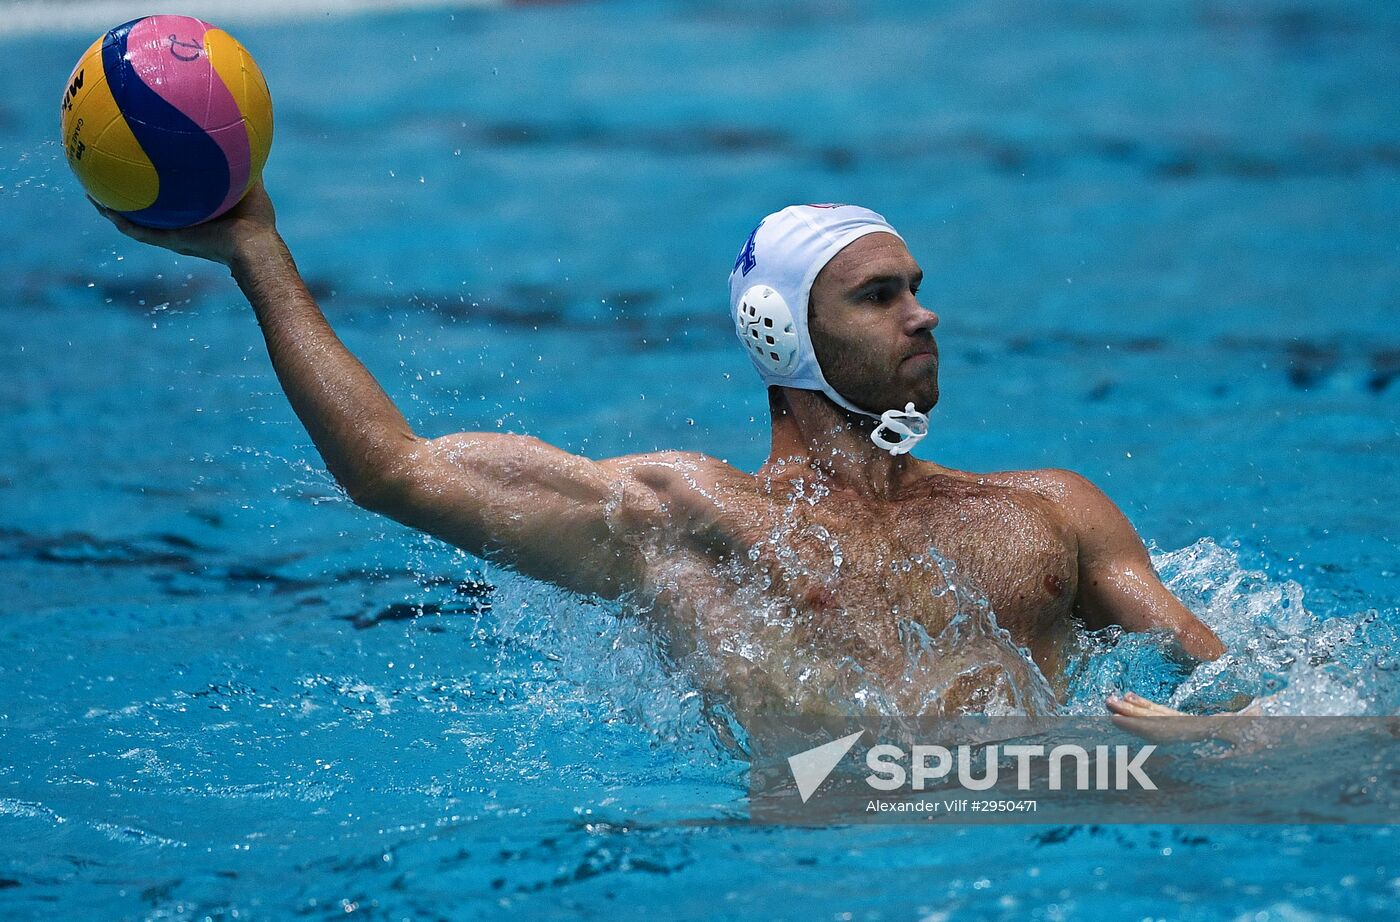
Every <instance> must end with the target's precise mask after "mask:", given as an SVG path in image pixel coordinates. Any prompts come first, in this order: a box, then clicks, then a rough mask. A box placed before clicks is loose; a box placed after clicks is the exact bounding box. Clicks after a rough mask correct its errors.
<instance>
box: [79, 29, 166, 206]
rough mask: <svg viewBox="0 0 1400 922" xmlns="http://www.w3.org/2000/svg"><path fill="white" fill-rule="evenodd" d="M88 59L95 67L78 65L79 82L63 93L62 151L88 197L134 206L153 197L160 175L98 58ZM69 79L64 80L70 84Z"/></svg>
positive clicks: (157, 192) (107, 202)
mask: <svg viewBox="0 0 1400 922" xmlns="http://www.w3.org/2000/svg"><path fill="white" fill-rule="evenodd" d="M87 60H88V59H87V58H86V57H85V58H84V61H87ZM94 63H95V69H94V65H93V64H80V65H79V69H80V70H81V71H82V74H83V79H82V86H81V87H80V88H79V89H78V90H77V91H76V92H75V93H71V95H68V96H65V99H66V100H67V102H66V104H67V105H68V108H67V109H66V110H65V111H64V113H63V127H64V134H63V147H64V153H65V154H66V155H67V157H68V165H69V166H71V167H72V168H73V172H74V173H75V174H76V175H77V177H78V181H79V182H81V183H82V184H83V188H85V189H87V190H88V192H89V194H91V195H92V197H93V198H95V199H97V200H98V201H99V202H101V203H102V204H103V205H106V206H107V207H108V208H115V209H117V210H118V211H138V210H140V209H142V208H146V207H148V206H149V205H151V204H152V203H153V202H155V200H156V196H157V195H158V194H159V192H160V177H159V175H158V174H157V173H156V169H155V167H154V166H153V165H152V164H151V161H150V158H149V157H147V156H146V153H145V151H143V150H142V149H141V145H140V144H138V143H137V141H136V137H135V136H134V135H133V134H132V133H131V128H130V127H128V126H127V123H126V119H125V118H123V117H122V114H121V111H120V110H119V109H118V108H117V102H116V100H115V99H113V98H112V92H111V89H110V88H109V87H108V86H107V81H106V79H105V78H104V77H103V75H102V71H101V63H102V62H101V59H100V58H98V59H97V60H96V61H95V62H94ZM76 74H77V71H75V75H76ZM73 85H74V84H73V82H72V81H70V83H69V86H70V88H71V87H72V86H73Z"/></svg>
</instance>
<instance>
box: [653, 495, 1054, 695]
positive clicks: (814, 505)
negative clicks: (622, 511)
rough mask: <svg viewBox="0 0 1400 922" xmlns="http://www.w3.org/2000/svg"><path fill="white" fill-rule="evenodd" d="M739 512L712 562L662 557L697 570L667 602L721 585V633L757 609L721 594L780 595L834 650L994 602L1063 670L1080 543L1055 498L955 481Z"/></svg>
mask: <svg viewBox="0 0 1400 922" xmlns="http://www.w3.org/2000/svg"><path fill="white" fill-rule="evenodd" d="M730 512H731V513H732V514H730V515H726V516H724V517H723V519H722V521H723V525H724V532H725V534H724V538H723V540H721V541H719V542H713V543H712V545H711V546H709V547H706V548H699V549H698V550H699V551H700V553H699V555H698V556H700V557H703V558H705V560H704V561H703V562H702V561H701V560H696V559H694V558H695V557H696V556H697V555H696V553H695V551H696V550H697V549H692V550H691V552H690V553H681V554H679V555H675V556H672V557H670V558H668V559H667V560H666V561H664V562H663V563H662V564H661V568H662V569H665V570H667V572H669V573H671V574H673V575H674V574H678V573H681V572H685V571H687V569H689V571H690V572H691V578H690V579H689V580H685V579H680V580H676V579H672V580H670V582H669V585H670V587H671V588H672V589H674V590H676V592H675V593H674V594H673V598H671V599H669V600H667V601H668V602H670V603H672V604H676V603H679V604H681V605H682V606H686V603H692V604H693V603H699V602H701V600H702V598H703V597H705V596H709V597H710V602H711V605H710V609H711V611H710V612H709V613H708V614H709V615H710V616H711V617H706V613H705V612H696V614H697V615H700V621H701V623H703V622H705V621H709V622H710V623H711V624H712V625H713V627H714V628H715V629H716V630H717V631H720V632H724V631H726V630H728V629H730V628H731V627H733V626H734V624H733V620H734V619H742V618H744V617H745V616H746V615H745V612H744V611H742V610H735V608H736V606H733V605H730V606H726V605H725V604H723V601H722V600H731V601H732V600H736V599H741V598H742V599H743V600H744V601H743V602H741V603H740V604H739V605H738V606H737V608H739V609H742V608H745V607H748V608H752V607H754V606H755V605H757V604H769V605H774V604H776V605H777V606H779V607H780V608H783V609H785V610H786V611H787V612H789V613H790V616H791V618H792V619H793V620H794V623H795V624H796V625H797V627H798V628H799V629H802V628H804V627H805V628H806V629H807V630H808V632H809V633H810V634H811V635H813V636H811V637H808V638H807V639H808V640H809V641H813V640H815V641H816V642H817V643H818V644H819V645H826V644H822V643H821V642H822V641H823V640H827V641H829V645H830V647H831V650H830V652H831V653H832V654H839V653H841V652H845V653H848V654H852V655H856V656H860V655H861V654H862V652H864V653H865V654H866V655H867V656H869V657H871V658H872V659H873V658H878V657H879V656H880V655H882V654H883V652H884V651H889V650H891V647H892V645H893V644H894V643H895V642H896V640H897V639H898V638H899V637H900V636H902V634H901V630H902V629H901V624H902V623H904V624H907V623H910V622H912V623H915V624H918V625H920V626H921V627H922V628H923V629H924V631H925V632H927V634H928V635H929V636H933V637H937V636H940V635H941V634H943V633H944V632H945V630H947V629H948V627H949V625H950V624H951V623H953V621H954V619H955V618H956V617H957V616H958V614H959V611H960V610H965V609H967V608H968V607H969V605H983V604H985V607H986V608H987V609H990V611H991V612H992V613H994V615H995V620H996V624H997V625H998V626H999V627H1001V628H1004V629H1005V630H1006V631H1008V632H1009V633H1010V635H1011V640H1012V641H1013V642H1014V643H1015V644H1016V645H1017V646H1023V647H1027V648H1029V649H1030V651H1031V653H1032V656H1033V658H1034V659H1035V660H1036V662H1037V664H1038V665H1039V666H1040V667H1041V669H1042V671H1044V672H1046V674H1053V673H1055V672H1057V671H1058V666H1059V663H1058V649H1059V646H1060V644H1061V642H1062V640H1063V637H1064V636H1065V635H1066V634H1067V632H1068V630H1069V623H1070V622H1069V613H1070V611H1071V608H1072V606H1073V600H1074V596H1075V593H1076V591H1077V572H1078V566H1077V556H1078V553H1077V546H1076V543H1075V540H1074V537H1073V534H1072V533H1071V532H1070V531H1069V530H1068V528H1067V527H1066V526H1065V525H1064V524H1063V523H1062V522H1061V521H1060V520H1059V517H1058V516H1057V515H1056V514H1055V510H1054V509H1053V507H1052V506H1051V505H1050V503H1049V502H1048V501H1047V500H1044V499H1042V498H1040V497H1038V496H1036V495H1034V494H1031V493H1029V492H1027V491H1019V490H1014V489H1009V488H1006V487H1000V486H991V485H981V484H961V483H959V484H946V483H945V484H940V485H939V487H938V489H936V490H934V489H930V490H929V491H928V492H927V493H926V494H924V495H915V496H912V497H905V498H901V499H900V501H898V502H890V503H872V502H870V501H869V500H868V499H865V498H863V497H857V496H847V495H842V494H829V495H824V496H820V497H806V498H803V497H799V498H798V499H796V500H795V501H787V502H775V503H768V504H764V503H761V502H753V503H750V504H748V505H747V506H744V505H743V504H738V505H736V507H735V508H734V509H732V510H730ZM697 564H698V565H700V566H693V565H697ZM706 566H710V567H714V569H712V570H711V571H710V573H711V577H708V578H707V577H706V576H704V575H702V574H701V570H702V569H703V567H706ZM715 574H718V575H717V576H715ZM754 586H757V587H759V590H760V593H759V594H760V595H761V597H762V598H761V599H755V598H754V589H753V588H752V587H754ZM740 587H745V588H744V589H743V591H740ZM685 595H689V596H691V597H690V598H682V597H681V596H685ZM716 603H718V604H716ZM686 607H688V606H686ZM716 613H718V614H719V617H718V618H715V617H713V616H714V615H715V614H716ZM725 622H728V623H725Z"/></svg>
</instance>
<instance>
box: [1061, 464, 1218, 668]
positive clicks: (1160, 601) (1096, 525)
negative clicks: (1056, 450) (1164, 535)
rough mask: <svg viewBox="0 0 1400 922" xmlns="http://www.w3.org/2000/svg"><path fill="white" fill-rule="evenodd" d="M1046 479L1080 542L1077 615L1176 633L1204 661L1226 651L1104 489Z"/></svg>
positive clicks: (1065, 477)
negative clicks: (1165, 578)
mask: <svg viewBox="0 0 1400 922" xmlns="http://www.w3.org/2000/svg"><path fill="white" fill-rule="evenodd" d="M1041 482H1042V484H1043V487H1044V489H1046V490H1047V491H1048V492H1049V493H1050V494H1051V495H1052V496H1053V497H1054V498H1055V499H1056V500H1057V501H1058V503H1059V505H1060V506H1061V508H1062V509H1063V510H1064V511H1065V514H1066V515H1067V517H1068V519H1069V521H1070V523H1071V524H1072V526H1073V527H1074V530H1075V534H1076V536H1077V538H1078V541H1079V594H1078V596H1077V597H1076V599H1075V614H1077V615H1078V616H1079V617H1081V618H1082V619H1083V620H1084V623H1085V625H1086V626H1088V627H1090V628H1100V627H1104V626H1106V625H1109V624H1118V625H1122V627H1123V628H1124V629H1126V630H1129V631H1151V630H1166V631H1170V632H1171V634H1172V636H1173V638H1174V639H1175V640H1176V643H1177V645H1178V646H1179V647H1180V648H1181V650H1182V651H1183V652H1185V653H1186V654H1188V655H1189V656H1191V657H1193V658H1194V659H1198V660H1213V659H1216V658H1217V657H1219V656H1220V655H1221V654H1222V653H1224V652H1225V645H1224V644H1222V643H1221V642H1220V638H1219V637H1217V636H1215V632H1213V631H1212V630H1211V629H1210V628H1208V627H1206V625H1205V624H1204V623H1202V622H1201V620H1200V619H1199V618H1197V617H1196V616H1195V615H1193V614H1191V611H1190V610H1189V609H1188V608H1187V607H1186V606H1185V605H1182V604H1181V602H1180V600H1178V599H1177V597H1176V596H1174V595H1172V593H1171V590H1169V589H1168V588H1167V587H1166V586H1164V585H1162V581H1161V579H1160V578H1159V577H1158V576H1157V571H1156V570H1154V569H1153V567H1152V559H1151V558H1150V557H1149V556H1148V553H1147V548H1146V547H1144V546H1143V543H1142V539H1141V538H1140V537H1138V534H1137V532H1136V531H1135V530H1134V529H1133V526H1132V524H1131V523H1130V522H1129V521H1128V520H1127V518H1126V517H1125V516H1124V515H1123V513H1122V512H1120V511H1119V510H1118V507H1117V506H1115V505H1114V504H1113V501H1112V500H1110V499H1109V498H1108V497H1107V496H1105V495H1104V494H1103V492H1102V491H1100V490H1099V489H1098V487H1096V486H1094V485H1093V484H1092V483H1090V482H1089V481H1088V480H1086V479H1085V478H1083V477H1081V476H1080V475H1078V474H1075V473H1073V472H1071V471H1048V472H1044V478H1043V480H1042V481H1041Z"/></svg>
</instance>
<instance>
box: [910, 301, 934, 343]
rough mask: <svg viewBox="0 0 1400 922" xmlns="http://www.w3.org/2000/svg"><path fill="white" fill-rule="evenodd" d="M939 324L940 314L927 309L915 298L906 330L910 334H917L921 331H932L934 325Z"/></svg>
mask: <svg viewBox="0 0 1400 922" xmlns="http://www.w3.org/2000/svg"><path fill="white" fill-rule="evenodd" d="M936 326H938V315H937V314H935V313H934V312H933V311H931V310H929V309H927V308H926V307H924V306H923V305H922V304H920V303H919V302H918V300H914V305H913V310H911V311H910V313H909V319H908V321H907V322H906V324H905V327H904V330H905V332H906V333H908V334H909V335H910V336H917V335H919V334H920V333H932V332H933V329H934V327H936Z"/></svg>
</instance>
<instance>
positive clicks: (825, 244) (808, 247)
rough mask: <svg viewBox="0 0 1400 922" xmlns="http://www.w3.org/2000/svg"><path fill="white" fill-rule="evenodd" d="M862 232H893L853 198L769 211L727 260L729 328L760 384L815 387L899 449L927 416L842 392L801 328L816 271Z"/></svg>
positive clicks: (924, 430) (885, 444)
mask: <svg viewBox="0 0 1400 922" xmlns="http://www.w3.org/2000/svg"><path fill="white" fill-rule="evenodd" d="M866 234H893V235H894V236H896V237H899V233H898V231H896V230H895V229H894V228H893V227H891V226H890V225H889V222H888V221H886V220H885V219H884V218H883V217H881V216H880V215H878V214H876V213H875V212H873V211H871V210H870V209H868V208H861V207H860V206H859V205H789V206H788V207H786V208H784V209H783V210H782V211H776V212H774V213H773V214H770V215H769V216H768V217H766V218H764V219H763V220H762V221H760V222H759V224H758V227H756V228H754V230H753V233H751V234H749V239H748V240H747V241H746V242H745V243H744V247H743V249H741V250H740V251H739V258H738V259H736V260H735V261H734V271H732V272H731V273H730V274H729V310H730V314H731V315H732V316H733V318H734V332H735V333H736V334H737V335H738V337H739V341H740V342H741V343H743V344H744V349H745V351H747V352H748V354H749V358H750V359H751V360H752V361H753V364H754V367H755V368H757V369H758V373H759V375H760V376H762V378H763V382H764V383H765V384H777V385H781V386H782V387H793V388H797V389H799V390H805V391H821V392H822V393H823V394H825V395H826V396H828V397H830V398H831V400H832V401H833V402H834V403H835V404H836V405H837V406H839V407H844V408H845V409H847V410H850V411H851V412H852V413H859V414H861V415H863V416H869V417H871V418H873V419H878V420H880V425H878V426H876V427H875V431H874V432H872V433H871V434H870V439H871V441H873V442H874V443H875V444H876V445H879V446H880V447H881V448H883V449H885V450H886V451H888V452H889V453H890V454H893V455H902V454H904V453H905V452H907V451H909V450H910V449H911V448H913V447H914V446H915V445H916V444H917V443H918V441H919V440H920V439H922V438H923V437H924V436H925V435H927V434H928V417H927V416H925V415H924V414H923V413H920V412H919V411H917V410H915V409H914V404H913V403H909V404H907V405H906V406H905V407H904V409H903V410H886V411H885V412H884V413H872V412H870V411H869V410H863V409H861V408H860V407H858V406H856V405H854V404H853V403H851V402H850V401H849V400H847V399H846V398H845V397H843V396H841V394H839V393H837V392H836V389H835V388H834V387H832V386H831V385H830V384H829V383H827V380H826V376H824V375H823V374H822V370H821V366H820V365H819V364H817V353H816V350H815V349H813V348H812V337H811V334H810V332H809V331H808V328H807V306H808V301H809V298H810V295H811V292H812V283H813V282H814V281H816V278H817V274H818V273H820V272H821V271H822V269H823V268H825V266H826V264H827V263H829V262H831V260H832V258H833V257H834V256H836V254H837V253H839V252H841V251H842V250H844V249H845V248H846V247H848V246H850V245H851V244H852V243H854V242H855V241H857V240H859V239H860V238H861V237H864V236H865V235H866ZM899 239H900V240H903V239H904V238H903V237H899ZM890 433H894V434H895V436H897V437H896V438H891V436H890Z"/></svg>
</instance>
